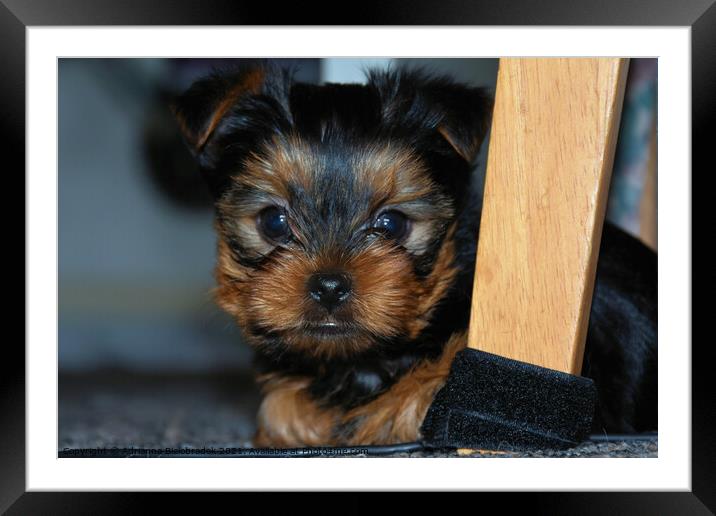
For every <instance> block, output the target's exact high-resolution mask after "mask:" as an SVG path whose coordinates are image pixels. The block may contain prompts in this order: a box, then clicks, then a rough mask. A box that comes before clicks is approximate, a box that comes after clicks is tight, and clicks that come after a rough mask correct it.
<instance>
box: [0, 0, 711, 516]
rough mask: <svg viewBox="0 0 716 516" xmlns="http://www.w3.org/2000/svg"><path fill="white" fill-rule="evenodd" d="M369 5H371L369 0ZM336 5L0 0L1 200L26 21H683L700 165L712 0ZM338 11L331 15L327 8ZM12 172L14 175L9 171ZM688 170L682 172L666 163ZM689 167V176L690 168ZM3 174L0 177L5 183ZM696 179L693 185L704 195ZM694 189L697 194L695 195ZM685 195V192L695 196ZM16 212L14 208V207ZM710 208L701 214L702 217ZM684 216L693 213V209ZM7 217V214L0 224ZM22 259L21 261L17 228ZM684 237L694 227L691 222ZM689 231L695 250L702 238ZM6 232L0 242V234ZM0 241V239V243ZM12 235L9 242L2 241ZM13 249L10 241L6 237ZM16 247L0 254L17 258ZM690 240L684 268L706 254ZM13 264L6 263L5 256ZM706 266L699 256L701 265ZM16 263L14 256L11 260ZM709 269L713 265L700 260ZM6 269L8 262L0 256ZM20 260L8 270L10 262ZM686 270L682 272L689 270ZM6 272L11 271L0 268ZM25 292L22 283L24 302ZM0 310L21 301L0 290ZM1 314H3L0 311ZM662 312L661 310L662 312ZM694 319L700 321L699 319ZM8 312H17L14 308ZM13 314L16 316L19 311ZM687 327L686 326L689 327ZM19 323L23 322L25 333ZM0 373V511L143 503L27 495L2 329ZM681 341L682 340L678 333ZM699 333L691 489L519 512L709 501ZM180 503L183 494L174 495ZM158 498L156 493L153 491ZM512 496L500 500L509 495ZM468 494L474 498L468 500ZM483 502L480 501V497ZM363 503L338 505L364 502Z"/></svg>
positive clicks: (629, 509) (17, 118) (705, 386)
mask: <svg viewBox="0 0 716 516" xmlns="http://www.w3.org/2000/svg"><path fill="white" fill-rule="evenodd" d="M371 4H373V5H371ZM338 7H339V6H335V9H336V10H335V12H333V11H331V10H326V9H321V8H320V7H317V6H307V5H305V4H303V3H297V4H294V7H285V8H284V7H278V6H276V5H269V4H262V3H256V2H252V3H249V2H237V1H231V0H213V1H211V0H155V1H152V2H150V1H134V0H125V1H120V0H114V1H113V0H62V1H58V0H0V38H1V39H2V44H1V45H0V63H1V65H0V66H2V69H3V71H2V76H3V79H2V80H0V127H2V140H0V141H2V145H3V152H2V158H3V161H2V162H3V168H4V169H5V178H4V180H5V181H6V182H7V181H9V180H10V179H15V180H16V181H18V182H19V183H20V187H19V190H20V191H22V192H23V194H22V196H21V195H20V194H19V193H17V191H18V190H15V189H12V190H10V189H9V188H6V192H12V194H9V195H6V196H5V199H6V200H10V199H20V198H22V199H23V205H24V200H25V181H24V174H20V173H19V172H17V171H19V170H24V168H25V29H26V28H27V27H28V26H38V25H59V26H70V25H284V24H291V25H297V24H299V22H304V23H305V24H308V25H319V24H326V25H373V24H375V25H431V26H432V25H585V26H586V25H591V26H595V25H623V26H624V25H626V26H629V25H638V26H648V25H655V26H688V27H691V37H692V41H691V50H692V54H691V58H692V67H691V70H692V163H693V168H694V170H701V171H702V172H704V174H702V175H707V174H706V172H708V171H711V170H712V169H713V165H710V166H709V167H708V168H707V165H706V156H707V153H708V152H709V150H710V147H712V146H713V143H712V141H711V139H710V138H708V137H707V133H708V132H707V130H706V129H707V127H708V125H710V122H711V119H712V116H710V115H712V114H713V113H714V112H716V93H715V92H716V60H715V59H714V57H715V56H716V4H714V0H688V1H687V0H681V1H679V2H673V1H670V0H652V1H646V0H600V1H595V0H589V1H587V0H552V1H550V2H549V6H548V8H547V5H546V4H545V3H542V2H533V1H515V0H490V1H482V2H479V3H477V2H470V1H468V0H464V1H447V0H443V1H442V2H441V3H440V5H439V8H438V7H436V4H433V3H430V2H426V1H419V2H416V1H413V2H402V3H401V2H397V1H391V2H386V1H383V2H374V3H373V2H368V3H366V2H361V3H360V4H356V5H355V6H354V7H355V9H350V5H348V4H345V5H343V6H340V7H341V9H340V10H339V9H338ZM346 7H349V8H348V9H346ZM340 12H342V13H345V14H338V13H340ZM13 171H15V172H14V173H12V172H13ZM671 172H673V173H678V174H688V173H689V171H671ZM692 176H693V177H698V174H692ZM6 184H7V183H6ZM707 190H708V189H706V188H703V187H702V188H700V189H693V190H692V191H693V192H694V194H696V195H706V194H707V193H706V192H707ZM699 192H700V193H699ZM694 200H696V198H695V197H694ZM4 206H5V207H6V217H7V218H6V219H5V220H6V221H11V220H12V221H14V220H17V218H18V216H17V213H18V210H19V208H18V209H15V208H14V206H12V203H8V202H6V203H5V204H4ZM23 212H24V211H23ZM712 218H713V215H711V217H708V216H706V217H703V219H706V220H707V222H710V220H712ZM693 219H694V222H696V221H697V219H699V217H693ZM12 226H13V225H12V224H11V223H6V224H5V228H6V231H8V230H9V229H10V228H11V227H12ZM16 226H17V231H18V232H20V231H22V232H23V237H22V238H23V253H22V259H23V262H22V265H21V267H22V268H23V270H26V269H25V260H26V258H27V257H26V256H25V254H24V253H25V252H24V249H25V246H24V239H25V228H24V225H23V227H22V228H20V225H19V224H17V225H16ZM693 235H697V233H696V231H694V232H693ZM703 240H704V239H701V241H699V239H694V240H693V243H694V248H697V247H698V246H699V245H707V243H704V242H702V241H703ZM8 242H9V240H8ZM7 245H8V244H6V246H7ZM14 245H20V244H13V246H14ZM12 249H16V248H15V247H13V248H12ZM19 254H20V253H17V252H9V247H6V257H8V256H9V257H12V261H13V262H15V263H17V262H19V261H20V255H19ZM706 256H708V255H707V254H705V253H701V254H699V253H696V252H693V250H692V257H693V266H694V272H695V270H696V269H701V270H703V271H708V269H706V267H703V268H701V267H699V265H701V263H703V262H704V261H705V260H706ZM11 263H12V262H11ZM704 265H705V264H704ZM18 267H20V265H18ZM710 269H711V270H713V267H710ZM5 270H6V271H11V269H10V266H6V268H5ZM12 270H19V269H14V268H13V269H12ZM692 273H693V272H692ZM8 277H19V275H18V274H17V273H16V272H9V274H8ZM699 278H703V280H701V279H700V280H699V281H697V282H695V285H696V286H697V288H700V289H702V290H706V289H709V290H710V287H714V286H716V281H714V280H715V279H716V275H714V273H713V272H706V273H705V274H704V275H703V276H699ZM24 298H25V294H24V289H23V300H24ZM6 301H7V302H8V305H7V306H8V309H9V307H11V306H15V307H17V308H16V310H19V309H20V306H22V310H23V314H24V310H25V303H24V302H23V303H22V304H21V303H20V301H19V300H18V299H16V298H9V297H8V298H6ZM709 309H710V303H706V302H704V303H693V307H692V310H693V311H692V320H693V322H694V323H695V322H696V321H697V320H699V319H700V318H699V317H695V316H697V315H706V311H707V310H709ZM6 314H7V315H6V317H7V319H6V320H11V319H10V316H9V312H6ZM663 316H664V315H663V314H662V317H663ZM704 319H705V317H704V318H701V320H704ZM18 320H19V318H18ZM23 320H24V317H23ZM694 327H695V325H694ZM24 330H25V326H23V334H24ZM7 336H8V337H7V338H6V342H5V345H4V349H3V359H2V363H3V374H2V375H1V376H0V381H1V382H2V388H1V389H0V428H1V432H2V433H1V436H2V440H1V441H0V511H5V510H6V509H8V508H9V513H10V514H65V513H67V514H70V513H72V514H78V513H80V514H84V513H87V514H90V513H91V514H108V513H114V512H117V511H118V510H121V511H122V512H125V511H126V512H130V511H132V512H134V510H136V509H138V508H142V507H144V504H146V495H142V496H138V495H134V494H128V493H91V494H83V493H76V492H74V493H57V492H54V493H27V492H25V473H26V468H25V352H24V348H23V347H21V346H20V343H19V339H17V338H15V337H12V338H11V337H10V334H9V333H7ZM682 344H684V345H686V344H687V343H682ZM712 353H713V352H712V344H710V339H708V340H706V339H705V340H704V341H703V342H701V343H700V344H697V345H694V346H693V347H692V364H693V367H692V396H693V398H692V449H693V453H692V491H691V492H678V493H677V492H674V493H666V492H658V493H655V492H648V493H624V492H620V493H585V494H578V493H530V494H525V495H519V496H515V495H511V496H513V498H512V500H514V501H518V502H522V503H525V504H526V506H527V507H529V510H530V511H537V512H538V513H541V512H548V513H550V514H602V513H605V512H609V513H610V514H709V513H712V511H715V510H716V509H715V508H716V490H715V489H714V487H713V486H716V475H714V471H716V468H715V465H716V439H714V420H715V419H716V417H715V415H716V409H715V408H714V403H713V398H712V391H713V389H711V388H710V387H711V383H712V382H711V381H710V370H711V369H712V368H713V365H712V364H713V363H714V362H713V361H712V360H710V358H711V355H712ZM174 499H175V500H181V503H182V504H185V501H184V499H183V497H174ZM163 500H164V501H167V497H164V499H163ZM512 500H511V502H510V505H512V503H513V502H512ZM473 503H474V502H473ZM481 503H484V502H481ZM369 504H370V503H369V502H367V501H365V499H363V502H356V503H355V504H350V503H349V504H348V505H347V506H352V507H353V508H354V510H355V509H359V508H360V507H363V508H364V509H367V508H368V506H369Z"/></svg>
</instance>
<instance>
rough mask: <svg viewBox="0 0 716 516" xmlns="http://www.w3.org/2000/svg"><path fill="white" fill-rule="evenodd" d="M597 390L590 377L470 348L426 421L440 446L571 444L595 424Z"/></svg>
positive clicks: (424, 429)
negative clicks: (593, 422)
mask: <svg viewBox="0 0 716 516" xmlns="http://www.w3.org/2000/svg"><path fill="white" fill-rule="evenodd" d="M596 399H597V390H596V387H595V385H594V382H593V381H592V380H591V379H589V378H584V377H581V376H574V375H570V374H567V373H563V372H560V371H555V370H552V369H547V368H544V367H539V366H535V365H531V364H527V363H525V362H519V361H517V360H511V359H509V358H505V357H501V356H499V355H494V354H492V353H487V352H484V351H479V350H476V349H471V348H467V349H464V350H462V351H460V352H459V353H458V354H457V355H456V356H455V360H454V361H453V364H452V368H451V370H450V375H449V376H448V379H447V382H446V383H445V385H444V386H443V388H442V389H441V390H440V391H439V392H438V393H437V394H436V396H435V399H434V400H433V403H432V405H431V406H430V408H429V409H428V412H427V415H426V416H425V420H424V421H423V424H422V426H421V433H422V436H423V443H424V444H425V445H427V446H431V447H435V448H449V447H452V448H482V449H491V450H505V449H509V450H524V449H537V448H568V447H570V446H574V445H576V444H578V443H580V442H581V441H583V440H584V439H585V438H586V437H587V435H588V433H589V431H590V429H591V423H592V417H593V415H594V408H595V404H596Z"/></svg>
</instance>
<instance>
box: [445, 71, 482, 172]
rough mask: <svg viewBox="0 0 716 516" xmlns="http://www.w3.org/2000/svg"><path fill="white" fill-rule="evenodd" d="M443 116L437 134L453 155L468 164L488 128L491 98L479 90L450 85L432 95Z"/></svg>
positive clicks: (473, 158) (478, 148)
mask: <svg viewBox="0 0 716 516" xmlns="http://www.w3.org/2000/svg"><path fill="white" fill-rule="evenodd" d="M435 101H436V102H437V103H439V104H440V106H441V110H442V111H443V113H444V116H443V118H442V120H441V122H440V123H439V124H438V126H437V130H438V133H440V135H441V136H442V137H443V138H444V139H445V140H446V141H447V142H448V143H449V144H450V146H451V147H452V148H453V149H454V150H455V152H457V153H458V155H460V157H462V158H463V159H464V160H465V161H467V162H468V163H472V162H473V161H474V160H475V158H476V157H477V155H478V153H479V152H480V147H482V142H483V140H484V139H485V135H486V134H487V131H488V129H489V127H490V120H491V119H492V107H493V99H492V97H491V95H489V94H488V93H487V90H485V89H483V88H469V87H463V86H458V85H455V86H451V87H448V88H445V89H442V90H441V91H437V92H435Z"/></svg>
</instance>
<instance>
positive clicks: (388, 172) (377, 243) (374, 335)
mask: <svg viewBox="0 0 716 516" xmlns="http://www.w3.org/2000/svg"><path fill="white" fill-rule="evenodd" d="M349 159H350V160H352V162H351V163H350V166H351V167H352V169H353V170H355V174H354V175H353V178H352V180H353V181H355V182H359V183H360V185H359V186H358V187H356V188H361V189H364V190H365V189H367V190H368V191H370V192H372V198H373V204H372V205H371V206H369V207H368V208H367V210H366V212H365V213H363V214H362V215H361V214H358V215H356V217H359V218H358V219H357V220H355V221H354V222H353V224H354V226H355V229H356V230H359V229H360V228H361V227H364V226H365V224H366V223H369V222H370V218H371V217H375V216H376V215H377V214H378V213H380V212H382V211H385V210H387V209H399V210H400V211H402V212H404V213H405V214H406V215H408V217H409V218H410V220H411V223H412V232H411V233H410V235H409V237H408V239H407V241H406V242H404V243H403V247H404V248H405V249H400V248H398V247H396V246H395V245H394V244H393V243H392V242H390V241H385V240H383V239H381V238H377V239H376V240H374V241H373V242H372V243H371V244H370V245H368V246H367V247H366V248H365V249H363V250H360V251H358V252H354V253H347V252H346V251H345V250H344V249H341V248H340V243H338V244H336V246H334V248H332V249H328V250H326V251H323V252H321V253H320V254H319V255H318V256H312V255H308V254H307V253H306V252H304V251H303V249H302V247H303V246H302V244H301V243H302V242H305V241H306V240H307V239H310V238H315V236H314V237H312V236H311V235H302V234H301V233H300V231H299V229H298V228H295V227H294V226H292V229H293V231H294V236H295V238H296V240H297V243H293V244H286V245H281V246H280V247H279V248H277V247H276V244H274V243H270V242H267V241H266V240H265V239H264V238H263V237H262V236H261V235H260V234H259V231H258V229H257V225H256V221H257V217H258V213H260V211H261V210H262V209H264V208H265V207H267V206H270V205H272V204H273V205H279V206H281V207H283V209H284V210H285V211H286V212H287V213H288V217H289V225H291V223H292V222H291V206H290V202H291V199H290V197H289V188H288V186H289V185H290V184H294V185H296V184H298V185H299V186H300V187H301V188H303V189H306V190H308V191H310V186H311V183H312V181H313V180H314V178H313V176H314V174H315V173H316V170H318V167H319V166H320V160H319V158H318V157H317V156H316V155H314V154H313V151H312V150H311V148H310V147H309V146H307V145H305V144H304V143H303V142H302V141H301V140H300V138H298V137H290V138H282V139H275V140H274V141H273V142H272V144H271V145H270V146H269V147H268V148H267V149H265V152H263V153H262V154H261V155H260V156H259V155H252V156H251V157H250V159H249V160H248V161H247V162H246V164H245V166H244V168H243V170H242V172H241V173H240V174H238V175H237V176H236V177H235V178H234V181H235V184H236V189H237V191H241V189H247V190H248V191H250V192H251V195H250V196H245V197H242V199H245V198H248V199H249V201H246V202H238V201H236V200H235V199H234V198H232V196H231V194H229V195H227V196H225V197H224V198H222V199H221V200H220V202H219V204H218V208H219V211H220V213H221V214H222V227H221V228H219V229H220V236H222V237H223V236H224V235H227V236H231V237H233V238H235V239H237V240H238V241H239V242H241V244H242V246H243V247H244V249H248V250H249V251H250V252H251V253H252V256H258V257H265V263H263V265H262V267H260V268H258V269H253V268H250V267H242V266H241V265H239V264H237V263H236V261H235V259H234V257H233V255H232V253H231V251H230V248H229V246H228V244H227V241H226V240H225V239H224V238H220V242H219V260H218V265H217V280H218V283H219V287H218V289H217V299H218V301H219V304H220V305H221V306H222V307H223V308H224V309H225V310H227V311H228V312H229V313H231V314H232V315H234V316H235V317H236V319H237V320H238V322H239V324H241V325H242V326H244V327H252V328H261V329H263V330H265V331H269V332H273V333H274V334H277V335H278V336H279V337H280V338H281V340H282V341H283V342H284V344H286V345H288V346H290V347H292V348H293V349H295V350H300V351H303V352H305V353H307V354H310V355H314V356H317V357H335V356H344V357H345V356H350V355H353V354H355V353H357V352H360V351H362V350H365V349H367V348H368V347H370V346H372V345H374V344H375V343H376V342H377V341H380V340H382V339H386V338H391V337H398V336H405V337H408V338H415V337H417V336H418V334H419V333H420V331H422V330H423V329H424V328H425V326H427V324H428V323H429V319H430V316H431V314H432V311H433V309H434V307H435V305H436V303H437V302H438V301H439V300H440V299H441V298H442V297H444V295H445V294H446V292H447V289H448V288H449V286H450V285H451V283H452V281H453V279H454V276H455V274H456V269H455V268H454V266H453V261H454V244H453V240H452V239H453V233H454V228H449V229H448V231H447V235H446V237H445V240H444V243H443V246H442V248H441V249H440V250H439V252H438V256H437V259H436V262H435V264H434V267H433V271H432V272H431V273H430V274H429V275H428V276H427V277H425V278H418V277H416V275H415V272H414V269H413V263H412V260H411V257H410V255H411V254H413V255H420V254H422V253H423V252H424V251H425V249H426V247H427V244H428V242H430V241H432V239H434V238H435V236H436V235H437V233H438V232H439V231H444V225H445V223H446V221H447V220H448V219H449V217H451V216H452V213H453V212H452V206H451V205H450V203H449V202H448V201H447V199H446V198H444V197H442V196H441V195H439V194H437V193H436V191H435V189H436V186H435V185H434V184H433V182H432V181H431V180H430V178H429V176H428V175H427V172H426V171H425V169H424V168H423V166H422V164H421V163H420V161H419V160H417V159H416V158H415V157H414V156H413V155H412V154H411V153H410V152H408V151H405V150H402V149H397V148H393V147H391V146H385V147H377V146H376V147H369V148H363V149H361V150H360V151H356V152H355V153H353V154H351V155H350V157H349ZM256 192H258V193H256ZM317 195H320V194H317ZM425 199H430V202H427V201H426V200H425ZM406 251H407V252H406ZM326 270H339V271H342V272H345V273H348V274H349V275H350V276H351V278H352V283H353V289H352V290H353V292H352V295H351V297H350V298H349V299H348V301H346V303H345V304H344V306H342V307H341V308H340V310H339V311H338V312H337V313H336V314H335V320H336V322H339V323H345V324H348V325H350V326H351V328H353V330H354V332H353V333H351V334H350V335H345V336H336V337H331V338H328V337H316V336H314V335H308V334H307V333H306V330H305V326H306V324H307V323H311V322H313V323H315V322H320V321H316V320H310V318H307V314H308V313H309V312H310V311H311V309H312V308H315V307H314V304H315V302H314V301H313V300H311V299H310V298H309V297H308V296H307V291H306V282H307V281H308V278H310V276H311V275H313V274H315V273H319V272H323V271H326Z"/></svg>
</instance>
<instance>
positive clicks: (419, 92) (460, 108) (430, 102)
mask: <svg viewBox="0 0 716 516" xmlns="http://www.w3.org/2000/svg"><path fill="white" fill-rule="evenodd" d="M369 83H370V84H371V85H372V86H373V87H375V88H376V89H377V90H378V93H379V96H380V98H381V103H382V105H383V116H384V118H385V119H386V122H388V123H393V124H400V125H402V126H404V127H409V128H422V129H427V130H429V131H430V132H431V133H432V134H435V135H438V136H439V137H440V138H441V140H440V141H442V148H443V149H444V151H445V152H450V153H457V155H458V156H459V157H461V158H462V159H463V160H465V161H467V162H468V163H472V162H473V160H474V159H475V158H476V157H477V154H478V152H479V151H480V146H481V145H482V141H483V140H484V138H485V135H486V133H487V130H488V129H489V125H490V119H491V115H492V105H493V100H492V96H491V95H490V94H489V93H488V90H486V89H484V88H475V87H470V86H466V85H464V84H459V83H456V82H454V81H453V80H451V79H450V78H448V77H443V76H433V75H430V74H429V73H426V72H425V71H423V70H421V69H415V70H400V71H396V70H392V71H387V72H381V71H372V72H370V73H369Z"/></svg>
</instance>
